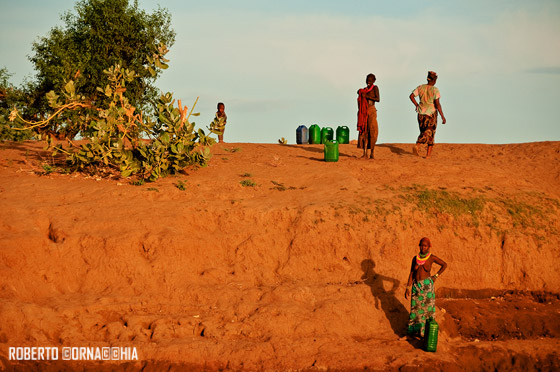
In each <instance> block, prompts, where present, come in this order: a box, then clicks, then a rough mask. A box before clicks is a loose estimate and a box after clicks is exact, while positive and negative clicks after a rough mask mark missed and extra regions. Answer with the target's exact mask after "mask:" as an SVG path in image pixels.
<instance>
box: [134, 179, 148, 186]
mask: <svg viewBox="0 0 560 372" xmlns="http://www.w3.org/2000/svg"><path fill="white" fill-rule="evenodd" d="M145 183H146V181H145V180H136V181H131V182H130V184H131V185H132V186H142V185H143V184H145Z"/></svg>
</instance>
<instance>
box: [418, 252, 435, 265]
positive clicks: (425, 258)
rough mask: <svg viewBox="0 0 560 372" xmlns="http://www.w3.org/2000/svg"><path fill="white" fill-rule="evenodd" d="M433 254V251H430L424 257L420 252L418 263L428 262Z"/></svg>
mask: <svg viewBox="0 0 560 372" xmlns="http://www.w3.org/2000/svg"><path fill="white" fill-rule="evenodd" d="M431 255H432V254H431V253H428V254H426V255H425V256H424V257H422V254H421V253H418V255H417V256H416V264H417V265H424V264H425V263H426V261H428V259H429V258H430V256H431Z"/></svg>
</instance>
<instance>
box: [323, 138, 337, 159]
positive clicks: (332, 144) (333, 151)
mask: <svg viewBox="0 0 560 372" xmlns="http://www.w3.org/2000/svg"><path fill="white" fill-rule="evenodd" d="M324 145H325V161H338V142H337V141H336V140H326V141H325V143H324Z"/></svg>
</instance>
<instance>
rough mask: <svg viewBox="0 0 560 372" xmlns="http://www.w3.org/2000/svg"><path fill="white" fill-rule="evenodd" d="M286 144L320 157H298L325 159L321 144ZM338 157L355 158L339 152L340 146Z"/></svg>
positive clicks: (316, 159)
mask: <svg viewBox="0 0 560 372" xmlns="http://www.w3.org/2000/svg"><path fill="white" fill-rule="evenodd" d="M286 146H288V147H289V148H292V149H302V150H305V151H309V152H313V153H315V154H317V155H320V157H307V156H298V157H300V158H305V159H309V160H315V161H322V162H324V161H325V158H324V156H323V154H324V151H325V150H324V149H323V145H286ZM338 157H339V158H343V157H346V158H355V156H354V155H348V154H345V153H343V152H341V151H340V148H339V152H338Z"/></svg>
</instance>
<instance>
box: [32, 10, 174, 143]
mask: <svg viewBox="0 0 560 372" xmlns="http://www.w3.org/2000/svg"><path fill="white" fill-rule="evenodd" d="M75 11H76V12H75V13H71V12H66V13H65V14H64V15H63V16H62V17H61V19H62V21H63V22H64V27H54V28H52V29H51V30H50V32H49V33H48V35H47V36H45V37H42V38H40V39H39V40H38V41H37V42H35V43H33V47H32V48H33V51H34V55H32V56H31V57H30V60H31V62H32V63H33V64H34V66H35V69H36V70H37V80H36V86H35V89H34V92H33V94H32V95H31V96H32V97H36V98H35V99H34V101H33V102H32V103H31V104H30V110H35V111H36V112H41V113H51V114H52V112H53V111H52V110H51V109H50V105H49V103H48V102H47V100H46V99H45V97H46V93H48V92H50V91H53V90H54V91H56V92H60V91H63V90H64V89H65V87H66V85H67V83H68V82H69V81H73V84H74V86H75V87H74V88H75V90H76V91H79V92H80V94H81V95H82V96H83V97H84V99H83V101H90V102H95V103H96V104H99V103H101V102H102V101H107V100H108V99H109V98H108V97H107V95H106V94H104V92H102V91H99V90H98V89H97V87H102V86H105V85H106V82H107V76H106V74H105V73H104V71H106V70H108V69H109V68H111V67H112V66H115V65H119V66H121V67H122V68H123V69H128V70H130V71H135V74H136V76H135V79H132V80H131V81H129V82H128V84H127V86H126V91H125V92H124V95H125V97H126V98H127V99H128V100H129V101H130V103H131V104H132V105H134V106H135V107H138V108H139V109H142V110H146V109H148V108H149V107H150V106H149V102H150V100H152V99H155V98H156V97H157V93H156V92H157V90H156V88H155V86H154V83H155V81H156V79H157V77H158V75H159V74H160V73H161V70H162V69H165V68H167V65H166V62H168V61H167V60H166V59H164V58H162V56H163V55H165V53H166V52H167V48H166V47H165V46H164V45H166V46H168V47H170V46H171V45H173V43H174V41H175V32H174V31H173V30H172V28H171V15H170V13H169V12H168V11H167V10H166V9H162V8H158V9H157V10H155V11H154V12H153V13H151V14H149V13H146V12H145V11H144V10H141V9H139V7H138V1H137V0H135V1H134V2H132V4H130V2H129V1H128V0H81V1H79V2H78V3H77V4H76V6H75ZM80 123H81V124H83V122H81V121H79V120H78V121H76V118H75V117H68V116H66V114H62V115H59V116H58V117H57V118H56V120H51V121H50V122H49V126H48V127H45V128H42V129H41V130H43V131H45V132H48V133H56V134H57V135H58V137H67V138H73V137H74V136H75V135H76V134H77V133H78V132H80V131H82V130H84V126H83V125H81V124H80Z"/></svg>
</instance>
